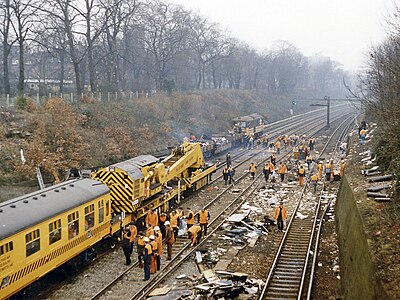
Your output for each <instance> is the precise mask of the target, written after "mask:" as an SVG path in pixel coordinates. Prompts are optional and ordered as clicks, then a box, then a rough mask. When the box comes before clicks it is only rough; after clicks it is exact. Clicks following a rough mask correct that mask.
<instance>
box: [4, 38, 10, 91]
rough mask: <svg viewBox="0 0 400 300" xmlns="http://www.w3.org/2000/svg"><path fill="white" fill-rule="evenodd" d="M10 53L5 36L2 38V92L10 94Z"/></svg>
mask: <svg viewBox="0 0 400 300" xmlns="http://www.w3.org/2000/svg"><path fill="white" fill-rule="evenodd" d="M9 55H10V48H9V45H8V42H7V38H6V37H4V40H3V76H4V94H6V95H7V94H10V92H11V88H10V75H9V68H8V56H9Z"/></svg>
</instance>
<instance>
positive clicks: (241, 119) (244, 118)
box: [232, 113, 263, 122]
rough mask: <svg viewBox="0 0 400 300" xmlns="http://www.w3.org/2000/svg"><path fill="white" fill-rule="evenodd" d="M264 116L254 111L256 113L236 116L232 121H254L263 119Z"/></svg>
mask: <svg viewBox="0 0 400 300" xmlns="http://www.w3.org/2000/svg"><path fill="white" fill-rule="evenodd" d="M262 118H263V116H261V115H259V114H257V113H254V114H251V115H248V116H243V117H237V118H234V119H232V121H233V122H250V121H253V120H256V119H262Z"/></svg>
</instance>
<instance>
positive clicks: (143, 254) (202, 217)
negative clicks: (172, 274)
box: [122, 207, 210, 280]
mask: <svg viewBox="0 0 400 300" xmlns="http://www.w3.org/2000/svg"><path fill="white" fill-rule="evenodd" d="M197 218H198V224H195V213H194V212H193V211H192V210H191V209H190V208H187V214H186V215H185V214H184V212H183V208H182V207H179V208H178V209H177V210H172V211H171V212H170V213H169V214H168V215H167V214H166V213H161V214H160V215H158V212H157V211H156V210H155V209H153V210H151V211H150V212H149V213H148V214H147V216H146V218H145V225H146V230H145V231H140V232H138V229H137V228H138V225H137V224H136V222H131V223H129V224H128V225H126V226H124V227H123V231H122V232H123V240H122V250H123V252H124V255H125V259H126V263H125V264H126V265H130V264H131V262H132V261H131V255H132V253H133V249H134V244H135V242H136V245H137V255H138V261H139V267H141V268H144V280H149V279H150V274H154V273H156V272H157V270H160V267H161V257H162V254H163V251H162V250H163V249H162V245H163V240H164V243H165V244H166V246H167V260H171V258H172V245H173V244H174V243H175V241H176V239H177V237H178V230H179V226H180V223H181V221H182V220H185V221H186V224H187V234H188V238H189V239H190V240H191V244H192V246H194V245H197V244H198V243H199V242H200V239H201V237H202V235H203V234H204V235H207V227H208V221H209V220H210V213H209V212H208V210H207V209H205V208H202V209H201V210H200V211H199V212H198V215H197Z"/></svg>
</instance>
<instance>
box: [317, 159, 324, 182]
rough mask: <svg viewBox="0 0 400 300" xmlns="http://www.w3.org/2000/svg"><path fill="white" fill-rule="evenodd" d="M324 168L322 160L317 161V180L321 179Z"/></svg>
mask: <svg viewBox="0 0 400 300" xmlns="http://www.w3.org/2000/svg"><path fill="white" fill-rule="evenodd" d="M323 170H324V165H323V163H322V161H319V162H318V180H321V179H322V171H323Z"/></svg>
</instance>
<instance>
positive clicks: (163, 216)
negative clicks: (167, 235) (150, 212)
mask: <svg viewBox="0 0 400 300" xmlns="http://www.w3.org/2000/svg"><path fill="white" fill-rule="evenodd" d="M165 221H167V215H165V214H162V215H160V222H163V223H164V222H165Z"/></svg>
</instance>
